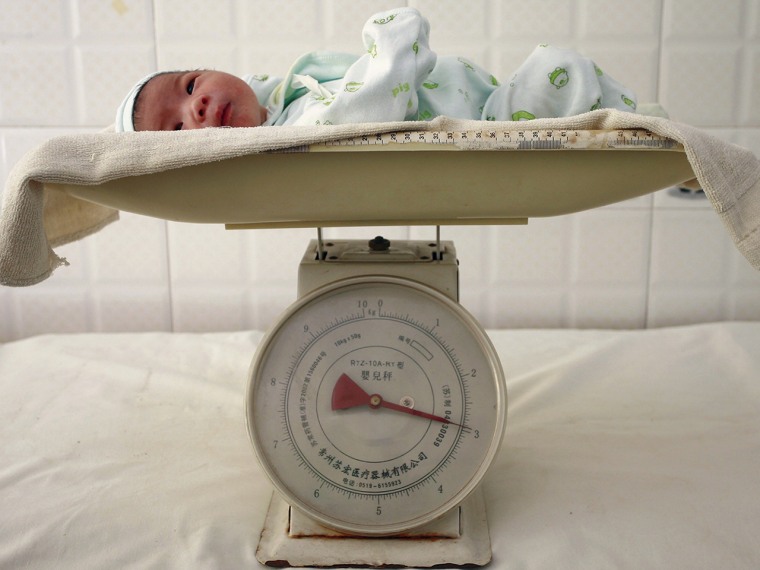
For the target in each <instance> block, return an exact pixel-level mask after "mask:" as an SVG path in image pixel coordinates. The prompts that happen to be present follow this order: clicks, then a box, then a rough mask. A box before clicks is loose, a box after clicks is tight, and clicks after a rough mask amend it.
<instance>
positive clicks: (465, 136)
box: [308, 129, 683, 152]
mask: <svg viewBox="0 0 760 570" xmlns="http://www.w3.org/2000/svg"><path fill="white" fill-rule="evenodd" d="M394 144H400V145H414V146H418V145H450V147H451V148H452V149H462V150H480V149H482V150H594V149H599V150H607V149H609V150H614V149H617V150H637V149H656V150H674V151H683V145H682V144H681V143H679V142H676V141H674V140H673V139H670V138H668V137H664V136H661V135H656V134H654V133H652V132H650V131H647V130H645V129H620V130H613V131H608V130H575V129H567V130H563V129H543V130H516V131H503V130H491V129H484V130H478V131H402V132H395V133H377V134H371V135H362V136H356V137H351V138H345V139H339V140H332V141H324V142H320V143H314V144H311V145H309V147H308V150H309V151H310V152H325V151H330V150H351V149H354V150H362V149H367V148H369V147H377V146H388V145H394Z"/></svg>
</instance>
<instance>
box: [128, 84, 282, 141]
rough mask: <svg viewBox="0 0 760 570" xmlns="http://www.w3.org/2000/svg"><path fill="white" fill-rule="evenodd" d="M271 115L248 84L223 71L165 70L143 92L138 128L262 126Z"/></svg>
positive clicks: (170, 128) (140, 129) (137, 129)
mask: <svg viewBox="0 0 760 570" xmlns="http://www.w3.org/2000/svg"><path fill="white" fill-rule="evenodd" d="M266 118H267V111H266V109H265V108H264V107H262V106H261V104H259V101H258V99H257V98H256V94H255V93H254V92H253V89H251V88H250V87H249V86H248V84H247V83H246V82H245V81H243V80H242V79H240V78H239V77H235V76H234V75H230V74H229V73H224V72H221V71H189V72H180V73H165V74H162V75H157V76H156V77H154V78H153V79H151V80H150V81H149V82H148V83H147V84H146V85H145V87H143V89H142V91H141V92H140V97H139V100H138V105H137V113H136V114H135V130H136V131H175V130H182V129H203V128H205V127H258V126H259V125H261V123H263V122H264V121H265V120H266Z"/></svg>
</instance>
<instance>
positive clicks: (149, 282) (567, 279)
mask: <svg viewBox="0 0 760 570" xmlns="http://www.w3.org/2000/svg"><path fill="white" fill-rule="evenodd" d="M402 4H408V5H413V6H416V7H418V8H420V9H421V10H422V11H423V13H425V14H426V15H427V16H428V18H429V19H430V22H431V25H432V35H431V43H432V45H433V47H434V49H436V51H438V53H441V54H457V55H464V56H467V57H469V58H471V59H473V60H476V61H478V62H479V63H481V64H482V65H483V66H484V67H486V68H487V69H489V70H492V71H493V72H494V73H495V75H497V76H500V77H507V76H508V75H509V74H510V71H511V70H513V69H514V68H515V67H517V65H518V64H519V63H520V62H521V60H522V59H523V58H524V57H525V56H526V55H527V54H528V53H529V52H530V51H531V50H532V49H533V47H534V46H535V44H537V43H539V42H549V43H554V44H557V45H563V46H567V47H573V48H575V49H578V50H579V51H582V52H584V53H586V54H587V55H589V56H591V57H592V58H594V59H595V60H596V61H597V62H598V63H599V64H600V66H601V67H602V68H604V69H605V71H607V72H608V73H609V74H611V75H613V76H614V77H616V78H617V79H619V80H620V81H622V82H623V83H625V84H627V85H629V86H631V87H633V88H634V89H635V91H636V92H637V93H638V95H639V99H640V100H643V101H654V100H657V101H659V102H661V103H662V104H663V105H664V106H665V107H666V108H667V109H668V110H669V111H670V113H671V116H672V117H673V118H674V119H676V120H679V121H683V122H687V123H691V124H693V125H696V126H699V127H703V128H705V129H706V130H708V131H711V132H713V133H715V134H716V135H718V136H720V137H722V138H725V139H727V140H730V141H732V142H735V143H737V144H741V145H742V146H746V147H748V148H751V149H752V150H754V151H755V153H756V154H760V104H758V102H760V0H725V1H723V2H715V1H714V0H638V1H636V2H624V1H622V0H614V1H612V0H542V1H528V0H502V1H496V0H468V1H467V2H463V1H461V0H410V1H408V2H404V1H403V0H398V1H386V0H383V1H375V0H218V1H215V2H208V1H203V2H201V1H200V0H24V1H21V0H0V77H2V78H3V80H2V81H0V153H1V154H0V159H1V160H0V177H2V178H3V179H5V177H6V176H7V173H8V172H9V170H10V169H11V168H12V166H13V164H14V163H15V162H16V161H17V160H18V159H19V157H20V156H21V155H22V154H23V153H24V152H25V151H26V150H28V149H30V148H31V147H33V146H35V145H36V144H38V143H40V142H42V141H43V140H45V139H47V138H49V137H51V136H55V135H58V134H62V133H69V132H88V131H93V130H97V129H100V128H103V127H105V126H107V125H108V124H110V123H111V121H112V115H113V112H114V109H115V108H116V106H117V105H118V103H119V101H120V100H121V97H122V95H123V94H124V93H125V92H126V91H127V89H128V88H129V87H130V86H131V85H132V83H133V82H134V81H135V80H137V79H138V78H140V77H142V76H143V75H145V74H146V73H148V72H150V71H152V70H154V69H157V68H161V69H170V68H187V67H190V68H196V67H214V68H217V69H223V70H227V71H230V72H233V73H239V74H243V73H249V72H269V73H274V74H281V73H283V72H284V71H285V70H286V69H287V67H288V65H289V64H290V62H291V61H292V60H293V59H294V58H295V57H296V56H298V55H300V54H301V53H302V52H305V51H310V50H314V49H335V50H344V51H353V52H358V51H360V49H361V44H360V29H361V25H362V23H363V21H364V20H365V19H366V18H367V17H368V16H369V15H370V14H371V13H372V12H374V11H376V10H380V9H384V8H391V7H394V6H398V5H402ZM442 231H443V237H444V238H446V239H454V240H455V242H456V244H457V248H458V250H459V254H460V259H461V289H462V302H463V304H464V305H465V306H466V307H467V308H469V309H470V310H471V311H472V312H473V313H474V314H475V315H476V316H477V317H478V318H479V319H480V320H481V321H482V322H483V324H484V325H485V326H487V327H615V328H620V327H625V328H640V327H653V326H667V325H676V324H686V323H694V322H701V321H713V320H724V319H751V320H759V319H760V273H759V272H757V271H754V270H752V269H751V268H750V267H749V265H748V264H747V263H746V262H745V261H744V259H743V258H742V257H741V256H740V255H739V254H738V253H737V252H736V251H735V249H734V248H733V245H732V244H731V243H730V241H729V239H728V237H727V233H726V232H725V231H724V230H723V229H722V227H721V226H720V222H719V220H718V218H717V216H716V215H715V214H714V213H713V212H712V210H711V208H710V206H709V205H708V204H707V202H706V201H705V200H704V199H687V198H684V197H677V196H674V195H672V194H670V193H668V191H661V192H659V193H656V194H654V195H651V196H646V197H643V198H639V199H637V200H633V201H630V202H625V203H622V204H619V205H615V206H608V207H606V208H601V209H598V210H594V211H588V212H583V213H580V214H576V215H572V216H565V217H561V218H550V219H538V220H532V221H531V223H530V224H529V225H528V226H527V227H520V226H517V227H509V226H508V227H454V228H450V227H446V228H443V230H442ZM380 232H382V233H386V234H387V235H389V236H391V237H397V238H407V237H408V238H421V239H429V238H430V237H431V236H432V235H434V230H433V229H432V228H417V227H414V228H391V229H388V228H381V229H378V228H369V229H353V230H351V229H341V230H326V235H327V236H328V237H330V236H350V237H360V238H364V237H371V235H369V234H370V233H372V234H374V233H380ZM311 237H313V232H312V231H309V230H271V231H270V230H268V231H259V232H225V231H224V230H223V229H222V228H221V227H207V226H195V225H186V224H178V223H167V222H164V221H161V220H154V219H149V218H142V217H139V216H134V215H129V214H124V215H123V217H122V220H121V221H120V222H119V223H117V224H114V225H112V226H110V227H108V228H106V229H105V230H104V231H102V232H101V233H99V234H97V235H95V236H93V237H90V238H87V239H85V240H83V241H81V242H79V243H75V244H71V245H69V246H66V247H63V248H61V250H60V252H62V253H63V254H64V255H65V256H66V257H68V259H69V261H70V262H71V266H70V267H65V268H61V269H59V270H58V271H57V272H56V273H55V274H54V276H53V277H52V278H51V279H49V280H47V281H46V282H44V283H42V284H40V285H36V286H34V287H30V288H23V289H10V288H0V341H7V340H12V339H15V338H21V337H25V336H28V335H32V334H39V333H53V332H61V331H120V330H129V331H132V330H175V331H207V330H229V329H239V328H266V326H267V325H268V324H269V323H270V322H271V320H272V319H273V318H274V317H275V316H276V315H277V314H278V313H279V312H280V311H281V310H282V309H283V308H284V307H285V306H287V304H289V303H290V302H291V301H292V300H293V298H294V296H295V282H296V270H297V264H298V261H299V259H300V256H301V253H302V250H303V248H304V247H305V245H306V242H307V240H308V239H309V238H311Z"/></svg>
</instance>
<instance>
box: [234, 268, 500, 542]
mask: <svg viewBox="0 0 760 570" xmlns="http://www.w3.org/2000/svg"><path fill="white" fill-rule="evenodd" d="M505 416H506V389H505V385H504V378H503V374H502V372H501V367H500V365H499V361H498V357H497V355H496V353H495V351H494V349H493V347H492V345H491V343H490V341H489V340H488V337H487V336H486V335H485V333H484V332H483V330H482V329H481V328H480V326H479V325H478V323H477V322H476V321H475V320H474V318H473V317H472V316H470V315H469V313H467V312H466V311H465V310H464V309H463V308H462V307H461V306H460V305H459V304H457V303H455V302H454V301H452V300H450V299H449V298H448V297H446V296H444V295H442V294H440V293H438V292H437V291H434V290H432V289H430V288H428V287H426V286H423V285H419V284H417V283H415V282H412V281H408V280H405V279H398V278H393V277H361V278H355V279H349V280H345V281H341V282H337V283H334V284H332V285H329V286H327V287H324V288H322V289H320V290H318V291H316V292H314V293H312V294H310V295H307V296H305V297H304V298H302V299H300V300H299V301H297V302H296V303H295V304H294V305H293V306H291V307H290V309H288V311H287V312H286V313H285V315H283V317H282V318H281V319H280V320H279V321H278V323H277V324H276V326H275V327H274V328H273V329H272V330H271V331H270V332H269V333H268V335H267V336H266V337H265V338H264V340H263V341H262V342H261V344H260V345H259V348H258V350H257V353H256V355H255V357H254V360H253V364H252V366H251V378H250V385H249V390H248V401H247V419H248V429H249V433H250V436H251V440H252V442H253V446H254V449H255V451H256V454H257V456H258V458H259V460H260V462H261V464H262V465H263V467H264V470H265V471H266V473H267V475H268V476H269V478H270V479H271V480H272V482H273V484H274V485H275V487H276V488H277V489H278V490H279V491H280V492H281V493H282V494H283V495H284V497H285V498H286V500H287V501H288V502H289V503H290V504H291V505H293V506H295V507H297V508H299V509H300V510H302V511H304V512H305V513H307V514H308V515H310V516H311V517H312V518H315V519H316V520H318V521H319V522H321V523H322V524H325V525H327V526H330V527H333V528H336V529H338V530H341V531H344V532H350V533H356V534H366V535H383V534H393V533H398V532H402V531H404V530H408V529H410V528H414V527H416V526H419V525H422V524H424V523H427V522H429V521H431V520H433V519H435V518H437V517H439V516H441V515H443V514H444V513H445V512H447V511H448V510H449V509H451V508H452V507H454V506H456V505H457V504H458V503H459V502H461V501H462V500H463V499H464V498H465V497H466V496H467V495H468V494H469V492H470V491H472V489H473V488H474V487H475V486H476V485H477V483H478V482H479V481H480V479H481V478H482V477H483V475H484V473H485V471H486V469H487V468H488V466H489V465H490V463H491V462H492V460H493V458H494V456H495V455H496V452H497V451H498V448H499V444H500V442H501V437H502V434H503V430H504V422H505Z"/></svg>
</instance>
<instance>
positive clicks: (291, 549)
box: [256, 489, 491, 568]
mask: <svg viewBox="0 0 760 570" xmlns="http://www.w3.org/2000/svg"><path fill="white" fill-rule="evenodd" d="M292 512H293V514H294V515H298V512H297V511H295V510H293V511H292ZM302 516H303V515H301V517H302ZM447 516H448V515H447ZM452 521H453V522H454V524H456V522H457V521H458V523H459V525H458V526H459V528H458V529H457V531H456V532H453V533H452V532H444V537H442V536H441V533H440V526H441V524H440V523H432V525H435V530H431V532H429V533H427V535H426V533H425V532H424V529H426V528H428V527H423V532H422V533H420V532H419V531H416V532H415V533H414V535H412V536H408V537H407V536H403V537H394V536H391V537H380V538H368V537H361V536H350V535H344V534H340V533H336V532H335V531H333V530H330V529H326V528H324V527H320V526H319V525H316V523H313V522H311V523H307V525H306V526H309V527H310V528H312V529H314V528H317V529H321V532H320V531H318V532H311V533H308V536H304V535H303V534H306V533H299V534H301V535H300V536H293V533H292V532H291V507H290V505H288V504H287V503H286V502H285V501H284V500H283V499H282V498H281V497H280V496H279V495H278V494H277V493H274V494H273V495H272V501H271V502H270V504H269V511H268V512H267V516H266V520H265V521H264V530H262V532H261V539H260V541H259V547H258V549H257V550H256V558H257V559H258V561H259V562H261V563H262V564H266V565H267V566H275V567H280V568H284V567H289V566H291V567H297V568H298V567H304V566H312V567H313V566H317V567H322V568H327V567H346V566H361V567H365V568H380V567H382V568H389V567H393V568H408V567H415V568H462V567H467V566H485V565H486V564H488V563H489V562H490V561H491V539H490V537H489V535H488V521H487V519H486V508H485V501H484V500H483V495H482V492H481V491H480V489H476V490H475V492H473V493H472V494H471V495H470V496H469V497H468V498H467V499H465V500H464V501H463V502H462V504H461V505H460V506H459V507H458V508H457V509H454V513H453V518H452V520H450V521H448V522H444V526H448V527H451V523H452Z"/></svg>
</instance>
